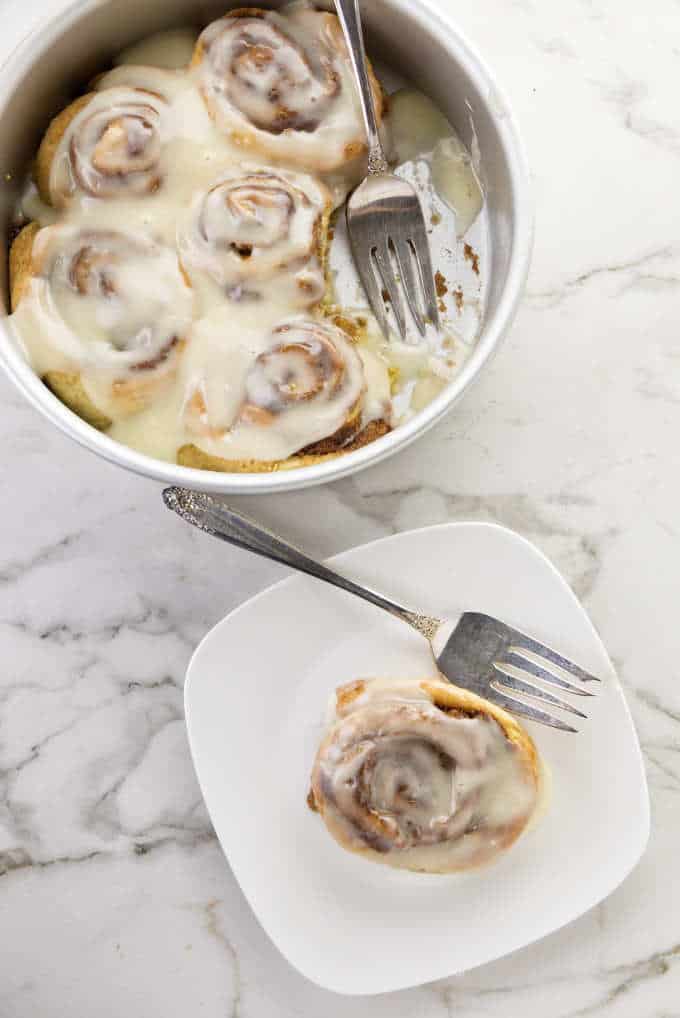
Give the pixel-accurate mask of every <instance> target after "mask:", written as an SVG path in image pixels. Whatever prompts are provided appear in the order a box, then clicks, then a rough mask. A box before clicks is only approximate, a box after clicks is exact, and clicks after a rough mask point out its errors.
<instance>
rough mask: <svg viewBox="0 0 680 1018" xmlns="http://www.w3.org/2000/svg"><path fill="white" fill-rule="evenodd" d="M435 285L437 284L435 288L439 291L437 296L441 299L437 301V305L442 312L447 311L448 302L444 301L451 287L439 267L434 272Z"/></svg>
mask: <svg viewBox="0 0 680 1018" xmlns="http://www.w3.org/2000/svg"><path fill="white" fill-rule="evenodd" d="M434 286H435V290H436V291H437V297H438V298H439V300H438V302H437V307H438V308H439V310H440V311H441V312H442V314H444V312H445V311H446V304H445V303H444V297H445V296H446V294H447V293H448V292H449V287H448V284H447V282H446V280H445V278H444V276H443V275H442V274H441V272H440V271H439V269H437V271H436V272H435V274H434Z"/></svg>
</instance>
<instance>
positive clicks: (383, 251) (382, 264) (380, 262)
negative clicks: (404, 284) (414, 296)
mask: <svg viewBox="0 0 680 1018" xmlns="http://www.w3.org/2000/svg"><path fill="white" fill-rule="evenodd" d="M373 256H374V258H375V261H376V265H377V266H378V269H379V271H380V275H381V277H382V281H383V284H384V286H385V289H386V290H387V293H388V294H389V298H390V304H391V305H392V310H393V311H394V317H395V318H396V321H397V327H398V328H399V335H400V336H401V338H402V339H404V340H405V339H406V319H405V318H404V309H403V307H402V303H401V297H400V296H399V287H398V286H397V280H396V279H395V277H394V269H393V268H392V259H391V258H390V249H389V245H388V242H387V238H382V239H381V240H380V241H378V243H377V244H376V246H375V249H374V251H373Z"/></svg>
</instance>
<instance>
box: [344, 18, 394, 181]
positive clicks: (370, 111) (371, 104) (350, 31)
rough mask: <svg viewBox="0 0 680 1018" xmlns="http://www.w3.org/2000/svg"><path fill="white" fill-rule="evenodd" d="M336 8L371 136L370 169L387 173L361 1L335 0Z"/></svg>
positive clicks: (369, 140)
mask: <svg viewBox="0 0 680 1018" xmlns="http://www.w3.org/2000/svg"><path fill="white" fill-rule="evenodd" d="M335 8H336V10H337V12H338V18H339V19H340V24H341V25H342V30H343V32H344V34H345V42H346V43H347V48H348V50H349V55H350V59H351V61H352V69H353V70H354V77H355V80H356V84H357V89H358V91H359V100H360V102H361V112H362V114H363V118H364V123H365V125H366V134H367V135H368V172H369V173H388V172H389V166H388V164H387V159H386V158H385V151H384V149H383V146H382V142H381V140H380V132H379V131H378V119H377V117H376V112H375V100H374V97H373V89H372V88H371V80H370V78H369V75H368V64H367V61H366V49H365V47H364V33H363V31H362V28H361V14H360V12H359V0H335Z"/></svg>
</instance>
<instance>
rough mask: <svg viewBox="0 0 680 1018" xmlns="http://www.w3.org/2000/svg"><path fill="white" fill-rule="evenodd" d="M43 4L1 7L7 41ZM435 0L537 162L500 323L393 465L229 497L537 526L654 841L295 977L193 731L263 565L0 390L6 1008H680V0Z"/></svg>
mask: <svg viewBox="0 0 680 1018" xmlns="http://www.w3.org/2000/svg"><path fill="white" fill-rule="evenodd" d="M54 3H55V0H50V2H49V3H46V2H45V0H22V3H21V4H19V3H17V0H0V14H1V15H2V19H3V30H4V31H3V43H2V44H3V47H7V48H9V46H10V45H11V43H12V40H13V39H15V38H17V37H18V36H19V35H21V34H23V33H24V32H25V31H27V30H28V29H29V28H30V26H31V24H34V23H35V22H36V21H37V19H38V18H39V17H40V16H41V15H42V14H44V12H45V10H46V9H47V8H48V7H50V6H53V5H54ZM440 3H441V6H442V7H444V6H446V7H447V8H448V9H449V10H450V12H451V13H452V14H453V12H454V9H455V16H456V17H457V19H458V20H459V22H460V23H461V24H462V25H463V26H464V28H465V29H466V30H467V32H468V34H469V35H470V37H471V38H472V39H473V40H474V41H475V42H476V43H477V45H478V46H479V48H480V49H481V50H482V52H483V53H484V54H485V55H486V57H487V58H488V60H489V61H491V62H492V63H493V65H494V66H495V67H496V69H497V73H498V76H499V79H500V80H501V82H502V83H503V84H504V85H505V87H506V89H507V91H508V93H509V95H510V98H511V100H512V102H513V104H514V107H515V109H516V112H517V114H518V117H519V120H520V123H521V126H522V129H523V132H524V135H525V138H526V142H527V147H528V150H529V155H530V160H531V163H532V166H533V173H534V180H535V187H536V196H537V206H538V208H537V211H538V229H537V238H536V249H535V256H534V262H533V270H532V273H531V277H530V280H529V286H528V292H527V295H526V297H525V299H524V302H523V305H522V308H521V311H520V314H519V316H518V319H517V322H516V324H515V327H514V328H513V330H512V333H511V335H510V338H509V340H508V341H507V343H506V345H505V347H504V349H503V351H502V353H501V354H500V356H499V357H498V358H497V359H496V360H495V362H494V364H493V366H492V368H491V370H490V371H489V372H488V373H487V374H486V375H485V376H484V378H483V380H482V381H481V382H480V384H478V385H477V387H476V388H475V389H474V390H473V391H472V392H471V393H470V394H469V395H468V396H467V398H466V399H465V400H464V402H463V403H462V404H461V405H460V406H459V408H457V410H456V411H455V413H454V414H453V415H452V416H450V417H449V418H448V420H446V421H445V422H444V423H443V424H442V425H441V426H439V427H438V428H437V429H436V430H435V431H434V432H432V433H431V434H430V435H428V436H427V437H426V438H424V439H422V440H421V441H420V442H419V443H417V444H416V445H415V446H412V447H411V448H410V449H409V450H408V451H407V452H406V453H404V454H403V455H400V456H399V457H397V458H395V459H393V460H392V461H391V462H390V463H387V464H386V465H384V466H381V467H379V468H376V469H374V470H372V471H369V472H367V473H364V474H362V475H361V476H359V477H357V478H356V479H355V480H348V481H344V482H342V483H339V484H337V485H335V486H333V487H328V488H325V489H322V490H319V491H312V492H304V493H300V494H293V495H287V496H280V497H277V498H267V499H266V500H264V501H262V502H261V503H260V502H258V503H257V505H256V506H255V505H254V503H253V502H252V501H251V502H250V503H249V504H248V503H247V501H246V502H244V503H243V504H244V505H248V507H249V508H251V509H252V508H255V509H256V510H257V512H258V514H259V515H260V517H261V518H262V519H263V520H265V521H268V522H271V523H274V524H275V525H277V526H278V527H279V528H280V529H281V531H282V532H284V533H286V534H288V535H289V536H290V537H292V538H295V539H297V540H299V541H302V542H304V544H305V545H306V546H307V547H308V548H309V549H311V550H312V551H315V552H318V553H325V554H329V553H332V552H333V551H336V550H338V549H341V548H344V547H347V546H349V545H353V544H356V543H359V542H362V541H366V540H369V539H371V538H374V537H378V536H380V535H383V534H389V533H393V532H395V531H397V530H402V529H406V528H410V527H418V526H423V525H426V524H429V523H435V522H439V521H442V520H452V519H494V520H498V521H500V522H502V523H505V524H507V525H509V526H511V527H514V528H515V529H517V530H518V531H520V532H521V533H522V534H524V535H526V536H527V537H529V538H531V539H532V540H534V541H536V542H537V544H538V545H539V546H540V547H542V548H543V549H544V550H545V551H546V552H547V553H548V554H549V555H550V556H551V557H552V558H553V559H554V560H555V561H556V563H557V564H558V566H559V567H560V568H561V569H562V570H563V572H564V573H565V574H566V575H567V577H568V578H569V579H570V580H571V582H572V583H573V585H574V587H575V589H576V591H577V592H578V594H579V595H580V596H581V597H582V598H583V600H584V601H585V603H586V605H587V607H588V609H589V611H590V612H591V614H592V617H593V619H594V621H595V623H596V625H597V626H598V628H599V630H600V632H601V633H602V635H603V637H604V639H605V641H606V643H607V645H608V647H609V649H610V651H611V654H612V656H613V658H614V660H615V662H616V664H617V666H618V668H619V669H620V674H621V677H622V681H623V683H624V684H625V687H626V690H627V692H628V696H629V699H630V703H631V707H632V710H633V713H634V715H635V720H636V723H637V725H638V729H639V732H640V736H641V740H642V744H643V748H644V753H645V759H646V763H647V767H648V773H649V780H650V786H651V794H652V799H653V834H652V839H651V844H650V847H649V850H648V852H647V855H646V856H645V858H644V859H643V861H642V863H641V864H640V865H639V867H638V868H637V870H636V871H635V872H634V873H633V874H632V876H631V877H630V878H629V879H628V880H627V881H626V882H625V884H624V885H623V886H622V887H621V888H620V889H619V890H618V891H617V892H616V893H615V894H614V895H613V896H612V897H611V898H610V899H609V900H608V901H607V902H606V903H604V904H603V905H601V906H600V907H599V908H597V909H596V910H595V911H593V912H592V913H590V914H589V915H586V916H584V917H583V918H582V919H580V920H579V921H577V922H576V923H574V924H573V925H571V926H570V927H568V928H567V929H565V930H562V931H561V932H559V933H557V934H555V935H553V936H551V937H549V938H548V939H547V940H544V941H543V942H541V943H539V944H536V945H534V946H532V947H530V948H527V949H525V950H523V951H521V952H519V953H518V954H516V955H514V956H512V957H509V958H506V959H505V960H503V961H500V962H497V963H495V964H492V965H489V966H487V967H485V968H483V969H480V970H477V971H474V972H471V973H469V974H468V975H466V976H463V977H462V978H457V979H452V980H448V981H444V982H440V983H437V984H434V985H430V986H425V987H422V988H420V989H416V990H412V991H409V992H405V993H400V994H396V995H390V996H387V997H381V998H373V999H366V1000H364V1001H362V1002H361V1004H360V1005H357V1003H356V1001H353V1000H351V999H349V998H342V997H337V996H334V995H332V994H329V993H325V992H323V991H321V990H319V989H317V988H315V987H314V986H312V985H311V984H309V983H307V982H306V981H305V980H304V979H303V978H302V977H300V976H298V975H297V974H296V973H295V972H293V971H292V970H291V969H290V968H289V967H288V965H287V964H286V963H285V962H284V961H283V960H282V958H281V957H280V956H279V955H278V953H277V952H276V950H275V949H274V948H273V947H272V946H271V945H270V944H269V942H268V941H267V939H266V938H265V936H264V934H263V933H262V931H261V930H260V928H259V926H258V924H257V922H256V921H255V919H254V918H253V916H252V914H251V913H250V910H249V908H248V906H247V905H246V904H245V902H244V900H243V898H242V896H241V894H240V892H239V890H238V889H237V887H236V886H235V883H234V880H233V878H232V876H231V874H230V872H229V869H228V866H227V864H226V863H225V861H224V859H223V857H222V855H221V852H220V849H219V847H218V845H217V844H216V842H215V839H214V837H213V835H212V833H211V830H210V824H209V822H208V820H207V817H206V814H205V810H204V808H203V806H202V803H201V798H200V794H199V791H198V788H197V786H196V782H195V779H194V776H193V772H192V767H191V763H190V760H189V756H188V750H187V744H186V737H185V732H184V727H183V722H182V681H183V675H184V670H185V666H186V663H187V660H188V658H189V655H190V653H191V650H192V648H193V647H194V646H195V644H196V642H197V641H198V640H199V639H200V637H201V636H202V635H203V634H204V633H205V632H206V630H207V629H208V628H209V627H210V626H211V625H212V624H213V623H214V622H215V621H217V620H218V619H219V618H220V617H221V616H222V615H223V614H224V613H225V612H226V611H228V610H229V609H230V608H232V607H234V606H235V605H237V604H238V603H239V602H241V601H242V600H243V599H244V598H245V597H247V596H249V595H250V594H252V593H254V592H255V591H257V590H260V589H262V588H263V587H264V586H266V585H267V584H268V583H270V582H271V581H272V580H273V579H274V578H276V577H277V576H279V575H280V570H278V569H277V568H276V567H274V566H270V565H269V564H267V563H264V562H261V561H259V560H256V559H254V558H251V557H248V556H247V555H245V554H243V553H239V552H237V551H231V550H227V549H222V548H220V549H217V548H216V547H214V546H213V545H212V544H211V542H210V541H209V540H207V539H204V538H203V537H202V536H201V535H199V534H197V533H193V532H189V530H188V529H187V528H185V527H183V526H182V524H181V523H180V522H179V521H178V520H176V519H175V518H174V517H171V516H170V515H169V514H168V513H166V512H164V511H163V510H162V509H161V506H160V498H159V489H158V488H157V487H156V486H155V485H154V484H152V483H149V482H145V481H143V480H140V479H138V478H135V477H132V476H129V475H126V474H123V473H122V472H119V471H118V470H116V469H114V468H113V467H110V466H108V465H106V464H104V463H103V462H100V461H98V460H96V459H94V458H93V457H92V456H91V455H89V454H87V453H85V452H84V451H82V450H80V449H79V448H77V447H76V446H75V445H73V444H71V443H70V442H69V441H68V440H67V439H66V438H63V437H62V436H61V435H59V434H57V433H56V432H54V431H53V430H51V429H50V428H49V427H48V425H47V424H46V423H45V422H44V421H43V420H42V419H40V418H39V417H38V416H37V414H36V413H34V412H33V411H32V410H31V409H29V408H28V406H26V405H25V404H24V402H23V400H22V399H21V397H20V396H19V395H18V394H17V393H15V392H14V391H13V390H12V389H11V388H10V387H9V385H8V384H6V383H5V382H4V381H1V382H0V391H1V394H2V401H3V407H4V413H3V435H4V439H3V450H4V456H3V459H4V483H3V485H2V488H1V489H0V500H1V503H2V510H1V512H2V528H1V530H0V598H1V606H0V619H1V633H2V637H1V639H2V643H1V645H0V646H1V653H2V668H1V669H0V1016H2V1018H36V1016H40V1018H67V1016H68V1018H72V1016H85V1015H87V1016H92V1018H94V1016H96V1018H109V1016H111V1018H114V1016H115V1018H118V1016H119V1015H123V1014H124V1015H129V1016H133V1018H175V1016H184V1015H188V1014H191V1015H196V1014H200V1015H205V1016H206V1018H224V1016H225V1015H226V1016H232V1018H293V1016H295V1018H319V1016H320V1015H324V1016H326V1018H345V1016H347V1018H349V1015H353V1014H356V1013H360V1014H362V1015H363V1016H365V1018H382V1016H388V1015H389V1018H407V1016H412V1015H418V1016H423V1018H446V1016H453V1015H454V1014H455V1015H456V1016H460V1018H468V1016H470V1018H472V1016H474V1018H501V1016H503V1018H518V1016H520V1015H521V1016H523V1018H545V1016H547V1015H549V1016H550V1018H576V1016H579V1018H583V1016H590V1015H607V1016H611V1018H677V1016H679V1015H680V929H679V926H678V918H677V917H678V915H679V914H680V883H679V882H678V881H677V879H673V876H672V875H673V871H674V869H676V868H677V865H674V864H677V858H678V836H679V835H680V819H679V818H680V811H679V808H678V807H679V805H680V797H679V791H680V693H679V692H678V689H679V688H680V687H679V685H678V678H679V676H678V671H677V669H678V665H677V661H678V653H677V651H678V622H677V615H678V604H679V603H680V569H679V562H678V541H679V526H680V525H679V524H678V500H679V499H680V480H679V478H680V451H679V450H680V442H679V439H678V434H679V432H680V334H679V332H678V326H677V320H678V298H679V297H680V242H679V240H678V237H679V235H680V213H679V212H678V202H677V186H678V183H677V182H678V174H679V170H680V106H679V105H678V101H677V82H678V75H679V73H680V6H679V5H678V3H677V0H653V2H652V3H649V4H646V5H644V6H643V7H640V5H639V4H637V3H634V2H633V0H570V2H568V3H564V0H559V2H558V0H541V2H540V3H539V2H538V0H486V2H485V3H483V4H457V5H454V4H453V2H452V0H440ZM10 13H11V15H12V17H11V19H9V21H8V20H7V16H8V15H9V14H10ZM583 846H584V851H585V852H587V850H588V832H587V831H584V832H583Z"/></svg>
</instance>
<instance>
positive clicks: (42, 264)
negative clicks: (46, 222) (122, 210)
mask: <svg viewBox="0 0 680 1018" xmlns="http://www.w3.org/2000/svg"><path fill="white" fill-rule="evenodd" d="M20 241H21V243H20V244H18V245H17V246H16V247H15V249H14V257H13V265H12V270H13V271H12V288H13V294H14V299H15V301H16V302H17V303H18V304H19V312H18V313H19V314H20V315H22V316H25V317H28V318H32V319H33V326H34V327H33V328H32V329H26V330H25V335H27V336H34V335H36V334H39V335H40V337H41V339H42V340H43V342H42V343H41V344H40V345H39V347H37V348H35V349H33V350H31V351H30V353H31V355H32V360H33V362H34V363H35V364H36V365H38V367H39V369H40V370H41V374H42V375H43V377H44V378H45V379H46V381H47V382H48V384H50V385H51V386H52V387H53V388H54V389H55V390H56V391H57V393H58V395H60V396H61V397H62V399H64V400H65V402H72V401H74V402H75V404H76V405H75V407H74V409H76V410H77V411H78V412H80V413H81V415H82V416H85V417H86V419H88V420H91V422H95V423H96V426H100V427H101V426H105V425H104V424H103V420H102V419H104V420H108V418H109V416H111V415H112V416H116V415H126V414H128V413H133V412H135V411H137V410H139V409H140V408H141V407H142V406H143V405H145V404H146V403H148V401H149V400H150V399H152V398H153V397H154V395H155V393H156V392H157V390H158V388H159V387H160V386H161V385H162V384H163V383H164V382H165V381H167V379H168V378H169V377H171V376H172V375H173V374H174V372H175V370H176V367H177V361H178V359H179V357H180V354H181V351H182V349H183V347H184V344H185V339H186V336H187V335H188V332H189V329H190V327H191V321H192V315H193V308H192V304H193V295H192V291H191V288H190V287H189V286H188V284H187V282H186V280H185V278H184V277H183V275H182V273H181V270H180V268H179V265H178V261H177V255H176V253H175V252H174V251H173V250H171V249H169V248H166V247H164V246H162V245H159V244H156V243H154V242H153V241H151V240H149V239H147V238H144V237H142V236H140V235H138V234H130V233H126V232H123V231H101V230H99V231H98V230H83V229H81V228H79V227H76V226H70V225H66V224H61V225H57V226H51V227H47V228H45V229H43V230H40V231H37V230H35V228H33V227H29V228H28V229H27V231H25V235H24V238H23V240H22V239H21V238H20ZM25 295H30V300H22V298H23V297H24V296H25ZM69 392H71V393H72V394H74V393H75V396H74V399H73V400H69ZM86 397H87V401H88V403H89V406H88V405H87V403H86V407H87V409H86V412H83V402H84V400H85V398H86ZM109 423H110V420H109Z"/></svg>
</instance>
